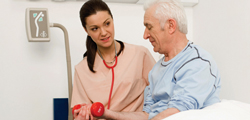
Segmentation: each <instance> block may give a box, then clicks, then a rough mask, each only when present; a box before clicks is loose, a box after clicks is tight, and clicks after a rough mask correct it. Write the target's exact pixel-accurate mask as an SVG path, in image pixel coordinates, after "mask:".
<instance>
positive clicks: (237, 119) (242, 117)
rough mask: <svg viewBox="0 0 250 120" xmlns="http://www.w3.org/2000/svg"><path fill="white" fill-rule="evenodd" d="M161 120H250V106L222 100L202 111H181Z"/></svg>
mask: <svg viewBox="0 0 250 120" xmlns="http://www.w3.org/2000/svg"><path fill="white" fill-rule="evenodd" d="M163 120H250V104H247V103H243V102H239V101H235V100H222V101H221V102H220V103H216V104H214V105H211V106H208V107H206V108H204V109H199V110H188V111H183V112H180V113H177V114H174V115H172V116H169V117H167V118H165V119H163Z"/></svg>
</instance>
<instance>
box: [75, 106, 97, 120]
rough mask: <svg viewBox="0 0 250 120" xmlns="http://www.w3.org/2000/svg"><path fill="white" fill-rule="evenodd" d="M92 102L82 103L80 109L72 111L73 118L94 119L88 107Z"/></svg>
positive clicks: (76, 119)
mask: <svg viewBox="0 0 250 120" xmlns="http://www.w3.org/2000/svg"><path fill="white" fill-rule="evenodd" d="M91 106H92V104H83V105H82V107H81V108H80V109H77V110H75V111H74V118H75V120H94V117H93V116H92V115H91V112H90V108H91Z"/></svg>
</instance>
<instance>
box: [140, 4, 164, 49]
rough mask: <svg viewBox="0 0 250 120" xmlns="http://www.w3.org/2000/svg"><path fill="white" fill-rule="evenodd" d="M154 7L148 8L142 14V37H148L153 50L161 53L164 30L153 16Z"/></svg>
mask: <svg viewBox="0 0 250 120" xmlns="http://www.w3.org/2000/svg"><path fill="white" fill-rule="evenodd" d="M154 11H155V9H154V8H149V9H148V10H146V12H145V14H144V26H145V31H144V35H143V38H144V39H149V41H150V42H151V44H152V46H153V47H154V51H155V52H159V53H160V54H163V49H162V48H163V47H162V46H163V45H164V40H165V39H167V34H166V30H163V29H162V28H161V26H160V22H159V20H158V19H156V18H155V17H154Z"/></svg>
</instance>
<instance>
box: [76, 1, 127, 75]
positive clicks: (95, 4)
mask: <svg viewBox="0 0 250 120" xmlns="http://www.w3.org/2000/svg"><path fill="white" fill-rule="evenodd" d="M98 11H107V12H108V13H109V15H110V16H111V17H112V19H113V16H112V13H111V11H110V9H109V7H108V5H107V4H106V3H105V2H103V1H102V0H89V1H87V2H85V3H84V4H83V6H82V8H81V10H80V19H81V22H82V26H83V27H84V28H85V29H86V18H87V17H89V16H91V15H93V14H96V13H97V12H98ZM118 42H119V43H120V44H121V49H120V51H119V52H118V54H117V55H119V54H120V53H121V51H122V50H123V49H124V44H123V43H122V42H121V41H118ZM86 48H87V51H86V52H85V53H84V54H83V57H86V56H87V62H88V67H89V69H90V71H92V72H94V73H95V71H94V69H93V67H94V62H95V55H96V51H97V45H96V43H95V42H94V41H93V40H92V38H91V37H90V36H87V39H86Z"/></svg>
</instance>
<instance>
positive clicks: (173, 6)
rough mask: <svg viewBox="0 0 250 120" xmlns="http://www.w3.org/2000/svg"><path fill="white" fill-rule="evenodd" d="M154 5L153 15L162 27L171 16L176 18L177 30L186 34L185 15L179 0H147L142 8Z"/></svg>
mask: <svg viewBox="0 0 250 120" xmlns="http://www.w3.org/2000/svg"><path fill="white" fill-rule="evenodd" d="M154 5H156V9H155V14H154V17H155V18H156V19H158V20H159V22H160V25H161V28H162V29H164V25H165V23H166V21H167V20H168V19H170V18H172V19H175V20H176V22H177V26H178V29H179V31H180V32H182V33H184V34H187V32H188V30H187V17H186V14H185V11H184V7H183V6H182V4H181V3H180V2H179V0H147V1H146V2H145V3H144V10H145V11H146V10H147V9H149V8H151V7H152V6H154Z"/></svg>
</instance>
